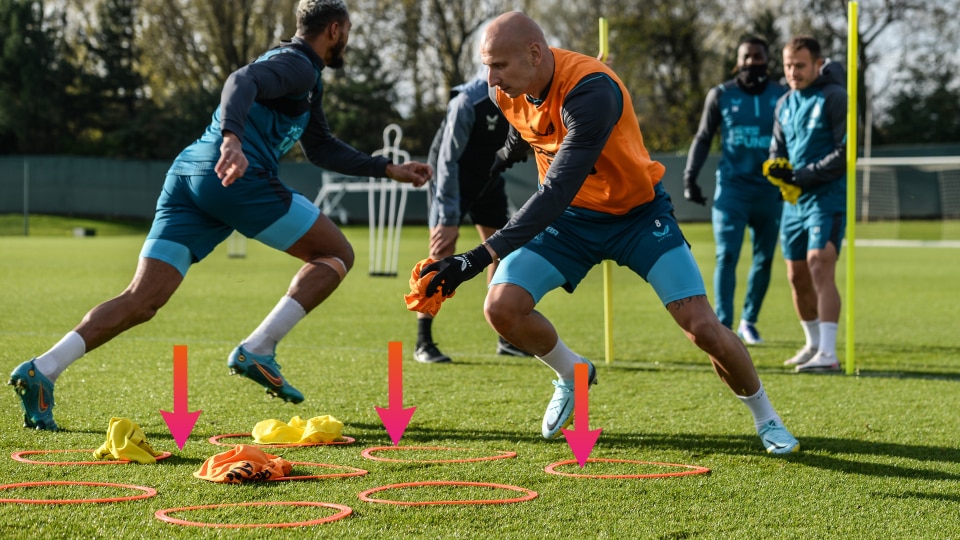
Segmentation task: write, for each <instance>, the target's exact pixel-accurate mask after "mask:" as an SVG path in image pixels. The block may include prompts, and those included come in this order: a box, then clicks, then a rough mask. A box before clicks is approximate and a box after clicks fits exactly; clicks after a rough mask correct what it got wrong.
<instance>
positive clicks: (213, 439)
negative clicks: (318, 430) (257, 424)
mask: <svg viewBox="0 0 960 540" xmlns="http://www.w3.org/2000/svg"><path fill="white" fill-rule="evenodd" d="M250 435H251V434H250V433H225V434H223V435H214V436H213V437H210V438H209V439H207V441H208V442H210V443H212V444H215V445H217V446H233V445H232V444H227V443H222V442H220V439H231V438H236V437H249V436H250ZM340 439H341V440H339V441H332V442H311V443H282V444H253V443H242V444H245V445H247V446H255V447H257V448H296V447H298V446H332V445H336V444H353V443H355V442H356V441H357V440H356V439H354V438H353V437H340Z"/></svg>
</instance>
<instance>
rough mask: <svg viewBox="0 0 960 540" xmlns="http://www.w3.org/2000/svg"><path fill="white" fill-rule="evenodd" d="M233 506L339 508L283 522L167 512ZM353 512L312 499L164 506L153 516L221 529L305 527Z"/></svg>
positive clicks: (193, 525) (185, 523)
mask: <svg viewBox="0 0 960 540" xmlns="http://www.w3.org/2000/svg"><path fill="white" fill-rule="evenodd" d="M233 506H319V507H322V508H333V509H334V510H339V512H337V513H336V514H334V515H332V516H329V517H325V518H320V519H312V520H310V521H290V522H285V523H204V522H201V521H186V520H183V519H177V518H174V517H170V516H169V515H168V514H171V513H173V512H189V511H191V510H207V509H210V508H227V507H233ZM352 513H353V509H352V508H350V507H349V506H344V505H342V504H333V503H326V502H312V501H296V502H294V501H268V502H246V503H230V504H208V505H205V506H184V507H183V508H166V509H163V510H157V511H156V513H154V514H153V517H155V518H157V519H159V520H160V521H166V522H167V523H173V524H174V525H187V526H190V527H216V528H222V529H244V528H246V529H252V528H278V527H306V526H308V525H319V524H321V523H329V522H331V521H336V520H338V519H343V518H345V517H347V516H349V515H350V514H352Z"/></svg>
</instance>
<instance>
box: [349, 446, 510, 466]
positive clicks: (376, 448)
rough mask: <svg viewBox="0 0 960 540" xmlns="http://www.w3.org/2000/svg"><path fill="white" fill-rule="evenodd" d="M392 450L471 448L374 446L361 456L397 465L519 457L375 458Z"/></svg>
mask: <svg viewBox="0 0 960 540" xmlns="http://www.w3.org/2000/svg"><path fill="white" fill-rule="evenodd" d="M390 450H470V449H469V448H450V447H448V446H374V447H372V448H367V449H365V450H364V451H363V452H360V455H361V456H363V457H365V458H367V459H372V460H374V461H391V462H395V463H472V462H474V461H491V460H494V459H507V458H515V457H517V453H516V452H509V451H505V452H503V453H501V454H498V455H496V456H485V457H478V458H466V459H389V458H381V457H375V456H374V455H373V453H374V452H386V451H390Z"/></svg>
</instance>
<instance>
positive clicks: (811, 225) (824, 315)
mask: <svg viewBox="0 0 960 540" xmlns="http://www.w3.org/2000/svg"><path fill="white" fill-rule="evenodd" d="M783 71H784V75H786V78H787V82H788V83H789V84H790V88H791V91H790V92H788V93H787V94H786V95H784V96H783V98H781V99H780V102H779V103H777V110H776V114H775V117H774V118H775V123H774V127H773V139H772V140H771V142H770V159H771V164H770V165H769V170H768V172H767V174H768V175H769V176H771V177H773V178H774V179H777V180H779V181H783V182H786V183H788V184H792V185H795V186H797V187H799V188H800V189H801V190H802V191H801V194H800V197H799V199H798V200H797V202H796V204H790V203H786V204H784V205H783V218H782V219H781V223H780V244H781V249H782V250H783V256H784V258H785V259H786V262H787V277H788V279H789V280H790V286H791V287H792V289H793V303H794V308H795V309H796V312H797V316H798V317H799V318H800V324H801V325H802V326H803V330H804V334H805V335H806V339H807V342H806V344H805V345H804V347H803V348H802V349H800V351H799V352H797V354H796V356H794V357H793V358H790V359H789V360H787V361H786V362H784V363H785V364H786V365H791V366H797V367H796V370H797V371H798V372H806V371H837V370H839V369H840V364H839V362H838V361H837V354H836V346H837V323H838V321H839V320H840V292H839V291H838V290H837V282H836V276H835V274H836V267H837V257H838V256H839V254H840V244H841V243H842V242H843V233H844V228H845V227H846V193H847V176H846V159H847V154H846V142H847V138H846V133H847V92H846V89H845V88H844V86H843V81H844V78H845V77H844V72H843V68H841V67H840V65H839V64H837V63H835V62H829V61H828V60H825V59H824V58H823V57H822V55H821V53H820V44H819V43H817V41H816V40H815V39H813V38H812V37H810V36H797V37H794V38H793V39H792V40H791V41H790V42H789V43H787V45H786V46H784V48H783ZM778 158H779V161H780V162H781V163H782V162H783V159H784V158H785V159H786V160H789V161H788V163H785V164H778V161H777V160H778Z"/></svg>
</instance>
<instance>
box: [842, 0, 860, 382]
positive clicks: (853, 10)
mask: <svg viewBox="0 0 960 540" xmlns="http://www.w3.org/2000/svg"><path fill="white" fill-rule="evenodd" d="M848 7H849V15H848V20H847V24H848V29H847V287H846V289H847V290H846V293H847V294H846V296H847V298H846V300H845V302H844V303H845V304H846V308H847V310H846V311H847V318H846V322H847V343H846V355H845V356H846V359H845V362H844V367H845V371H846V374H847V375H853V373H854V372H855V371H856V360H855V359H854V352H853V345H854V342H853V339H854V337H853V335H854V332H853V326H854V321H855V320H856V317H855V316H854V315H855V305H854V294H853V291H854V281H855V280H854V270H855V268H856V264H855V262H856V257H855V255H856V252H857V250H856V248H855V245H856V240H857V82H858V81H857V71H858V68H857V43H858V41H859V40H858V38H859V33H858V32H859V30H858V29H857V3H856V2H850V3H849V4H848Z"/></svg>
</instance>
